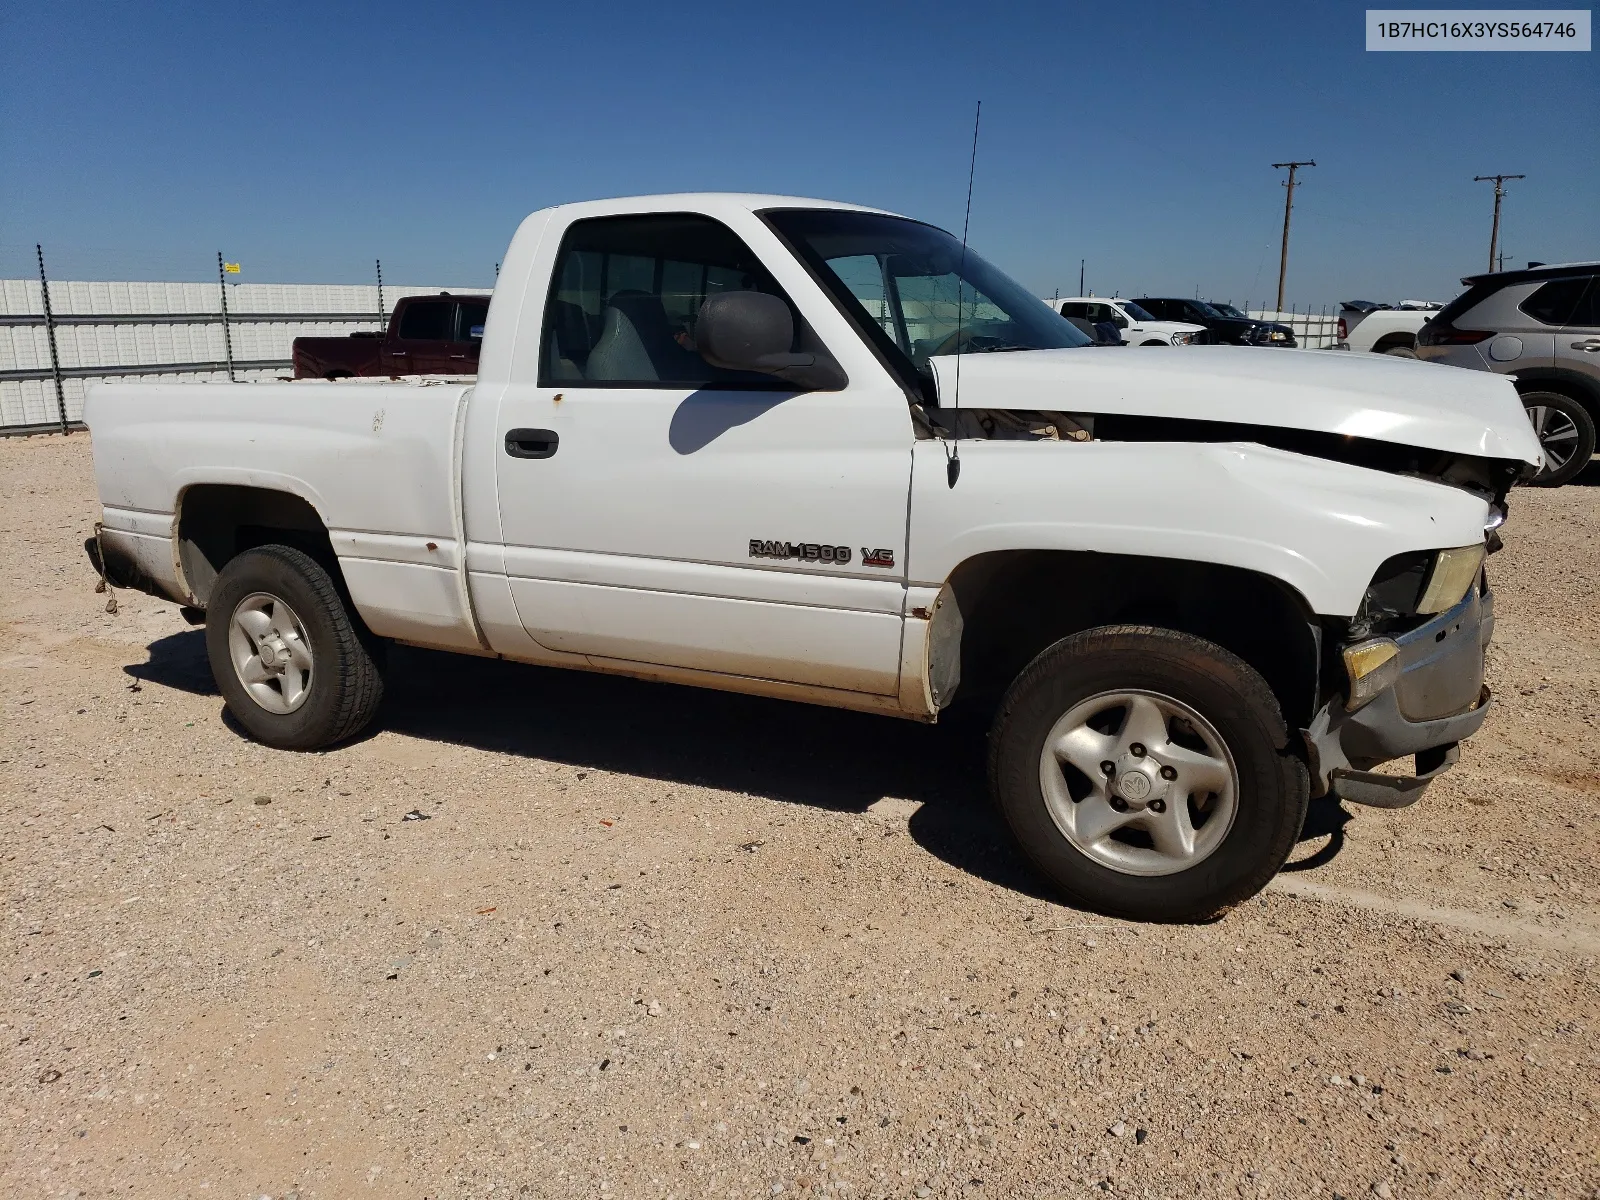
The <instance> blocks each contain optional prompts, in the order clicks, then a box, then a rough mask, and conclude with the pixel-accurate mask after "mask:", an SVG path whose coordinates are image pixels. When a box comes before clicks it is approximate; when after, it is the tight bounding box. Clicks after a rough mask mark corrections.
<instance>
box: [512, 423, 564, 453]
mask: <svg viewBox="0 0 1600 1200" xmlns="http://www.w3.org/2000/svg"><path fill="white" fill-rule="evenodd" d="M560 444H561V436H560V435H559V434H558V433H556V431H555V430H554V429H508V430H506V453H507V454H509V455H510V456H511V457H512V458H549V457H551V456H552V455H554V454H555V452H556V447H557V446H559V445H560Z"/></svg>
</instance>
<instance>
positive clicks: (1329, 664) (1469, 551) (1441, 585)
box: [928, 409, 1536, 808]
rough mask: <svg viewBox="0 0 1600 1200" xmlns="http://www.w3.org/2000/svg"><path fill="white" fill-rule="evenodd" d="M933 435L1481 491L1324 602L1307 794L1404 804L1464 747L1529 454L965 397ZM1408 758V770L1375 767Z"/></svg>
mask: <svg viewBox="0 0 1600 1200" xmlns="http://www.w3.org/2000/svg"><path fill="white" fill-rule="evenodd" d="M928 419H929V424H930V432H933V433H934V434H935V435H937V436H943V437H953V438H961V439H984V440H1019V439H1020V440H1034V441H1062V442H1081V443H1087V442H1119V441H1120V442H1130V441H1131V442H1167V443H1170V442H1190V443H1195V442H1219V443H1254V444H1258V445H1265V446H1269V447H1272V448H1274V449H1278V450H1283V451H1287V452H1290V453H1294V454H1300V455H1306V456H1308V457H1314V458H1320V459H1326V460H1330V461H1335V462H1340V463H1344V464H1347V465H1350V466H1355V467H1362V468H1366V469H1368V470H1375V471H1382V472H1385V473H1388V474H1393V475H1401V476H1407V477H1411V478H1415V479H1421V480H1426V481H1428V482H1430V483H1434V484H1439V485H1443V486H1446V487H1451V488H1455V489H1459V490H1461V491H1464V492H1466V493H1468V494H1471V495H1473V496H1476V497H1478V498H1479V499H1481V500H1482V501H1483V502H1484V503H1485V506H1486V514H1487V515H1486V519H1485V523H1484V529H1483V538H1482V540H1481V541H1479V542H1477V543H1475V544H1472V545H1467V546H1458V547H1447V548H1443V549H1430V550H1418V551H1411V552H1407V553H1403V554H1398V555H1395V556H1393V557H1392V558H1390V559H1388V560H1386V561H1385V562H1383V563H1382V565H1381V566H1380V567H1379V568H1378V570H1377V572H1376V573H1375V574H1374V576H1373V578H1372V580H1371V581H1370V583H1369V584H1368V586H1367V588H1366V590H1365V594H1364V595H1363V598H1362V601H1361V603H1360V606H1359V608H1358V610H1357V611H1356V612H1355V613H1354V614H1353V615H1352V616H1350V617H1338V616H1320V617H1317V618H1315V620H1316V623H1317V629H1316V634H1317V644H1318V645H1319V646H1320V648H1321V662H1320V664H1319V670H1318V683H1317V701H1316V704H1315V706H1314V707H1313V715H1312V718H1311V720H1310V721H1309V723H1308V725H1307V726H1306V727H1305V728H1304V729H1302V730H1301V731H1300V733H1301V737H1302V739H1303V742H1304V746H1305V751H1306V760H1307V766H1308V768H1309V773H1310V777H1311V791H1312V794H1313V795H1316V796H1321V795H1327V794H1330V793H1331V794H1333V795H1335V796H1337V797H1338V798H1340V799H1342V800H1346V801H1350V802H1352V803H1357V804H1363V805H1370V806H1374V807H1380V808H1400V807H1404V806H1406V805H1409V804H1411V803H1414V802H1415V801H1416V800H1418V799H1419V798H1420V797H1421V796H1422V794H1423V792H1424V790H1425V789H1426V788H1427V786H1428V784H1429V783H1430V782H1431V781H1432V780H1433V779H1435V778H1437V777H1438V776H1439V775H1440V774H1441V773H1443V772H1444V771H1445V770H1447V769H1449V767H1450V766H1452V765H1453V764H1454V763H1455V762H1456V761H1457V759H1458V758H1459V754H1460V751H1459V743H1460V742H1462V741H1463V740H1465V739H1466V738H1468V737H1470V736H1471V735H1472V734H1474V733H1476V732H1477V730H1478V729H1479V728H1480V727H1481V726H1482V725H1483V723H1484V721H1485V719H1486V718H1487V716H1488V714H1489V710H1490V708H1491V707H1492V706H1493V702H1492V699H1491V697H1490V692H1489V688H1488V687H1487V686H1486V684H1485V683H1484V656H1485V652H1486V649H1487V647H1488V644H1489V641H1490V639H1491V637H1492V635H1493V632H1494V593H1493V592H1492V591H1491V590H1490V588H1489V584H1488V575H1487V571H1486V569H1485V561H1486V559H1487V557H1488V556H1489V555H1490V554H1492V553H1494V552H1495V551H1497V550H1499V549H1500V548H1501V542H1500V535H1499V527H1500V526H1501V525H1502V524H1503V523H1504V521H1505V519H1506V514H1507V496H1508V493H1509V491H1510V489H1511V488H1512V486H1513V485H1514V484H1516V483H1517V482H1519V481H1521V480H1523V479H1526V478H1527V477H1528V476H1530V475H1531V474H1532V473H1533V472H1534V471H1535V470H1536V468H1535V467H1534V466H1533V465H1532V464H1530V463H1527V462H1521V461H1515V460H1505V459H1492V458H1485V457H1481V456H1477V455H1470V454H1462V453H1459V452H1451V451H1441V450H1430V449H1427V448H1423V447H1415V446H1404V445H1397V444H1394V443H1390V442H1383V441H1378V440H1375V439H1370V438H1356V437H1344V436H1340V435H1335V434H1327V433H1321V432H1317V431H1312V430H1303V429H1282V428H1273V427H1262V426H1252V425H1241V424H1236V423H1224V422H1216V421H1204V420H1190V419H1182V418H1171V417H1129V416H1124V415H1120V414H1114V415H1107V414H1090V413H1071V414H1066V413H1052V412H1042V411H1031V412H1030V411H1020V410H1015V409H1000V410H980V409H961V410H953V411H952V410H944V411H937V410H936V411H934V412H932V413H929V414H928ZM1407 757H1410V758H1412V760H1413V762H1412V764H1411V765H1412V768H1413V769H1412V771H1411V772H1410V773H1400V774H1397V773H1393V770H1392V768H1391V769H1390V770H1385V771H1379V770H1377V768H1378V767H1380V766H1382V765H1383V764H1386V763H1391V764H1392V763H1394V762H1395V761H1396V760H1400V759H1404V758H1407Z"/></svg>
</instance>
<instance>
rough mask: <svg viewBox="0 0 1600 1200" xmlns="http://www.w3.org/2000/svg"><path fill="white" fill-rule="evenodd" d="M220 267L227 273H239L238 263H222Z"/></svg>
mask: <svg viewBox="0 0 1600 1200" xmlns="http://www.w3.org/2000/svg"><path fill="white" fill-rule="evenodd" d="M222 269H223V270H224V271H226V272H227V273H228V274H229V275H237V274H238V273H239V264H238V263H223V264H222Z"/></svg>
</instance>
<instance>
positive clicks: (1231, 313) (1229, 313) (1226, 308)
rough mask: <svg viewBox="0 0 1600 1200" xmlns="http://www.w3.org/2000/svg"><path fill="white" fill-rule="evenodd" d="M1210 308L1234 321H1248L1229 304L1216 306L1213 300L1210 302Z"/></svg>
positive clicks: (1247, 318)
mask: <svg viewBox="0 0 1600 1200" xmlns="http://www.w3.org/2000/svg"><path fill="white" fill-rule="evenodd" d="M1211 307H1212V308H1214V309H1216V310H1217V311H1218V312H1219V313H1221V314H1222V315H1223V316H1225V317H1232V318H1233V319H1234V320H1236V321H1248V320H1249V319H1250V318H1249V317H1247V316H1245V315H1244V314H1243V313H1242V312H1240V311H1239V310H1238V309H1237V308H1235V307H1234V306H1233V305H1231V304H1218V303H1217V302H1216V301H1214V300H1213V301H1212V302H1211Z"/></svg>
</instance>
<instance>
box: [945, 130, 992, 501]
mask: <svg viewBox="0 0 1600 1200" xmlns="http://www.w3.org/2000/svg"><path fill="white" fill-rule="evenodd" d="M982 120H983V101H982V100H979V101H978V108H977V111H976V112H974V113H973V114H972V160H971V161H970V162H969V163H968V164H967V214H966V216H964V217H963V218H962V219H961V266H960V268H959V269H958V270H957V271H956V387H955V397H954V401H953V404H952V407H953V408H954V409H955V410H956V436H955V449H954V452H953V453H951V454H949V455H947V456H946V457H945V463H944V475H945V482H946V483H947V484H948V485H949V486H950V487H955V485H956V480H958V479H960V478H961V353H962V351H961V314H962V302H963V301H964V300H965V298H966V287H967V230H968V229H969V228H970V227H971V225H972V181H973V178H974V177H975V176H976V175H977V173H978V123H979V122H980V121H982Z"/></svg>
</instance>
